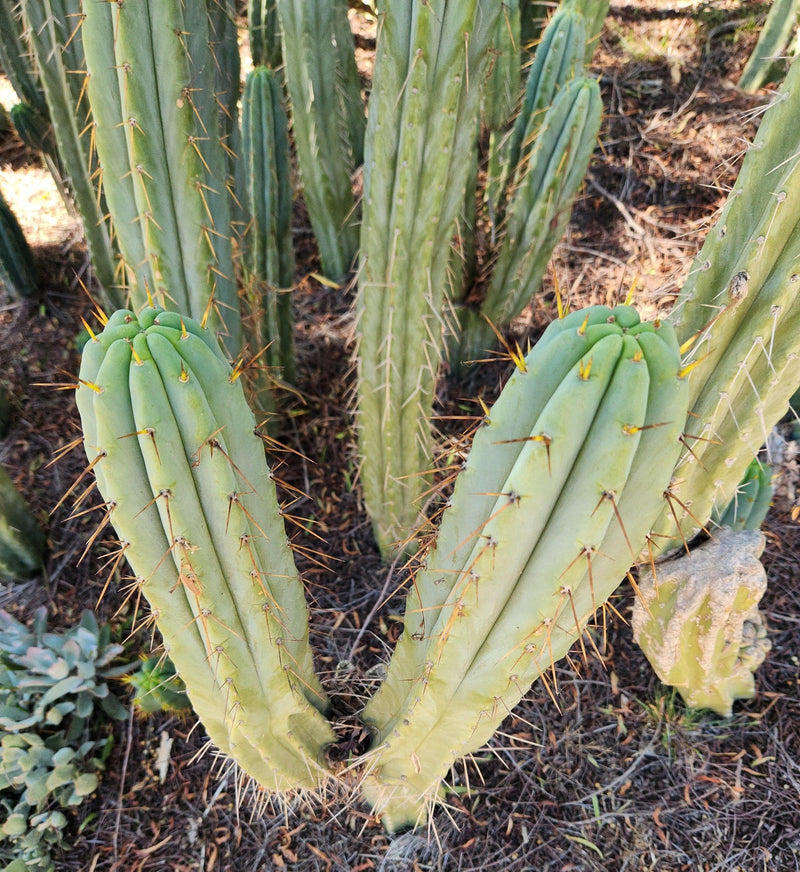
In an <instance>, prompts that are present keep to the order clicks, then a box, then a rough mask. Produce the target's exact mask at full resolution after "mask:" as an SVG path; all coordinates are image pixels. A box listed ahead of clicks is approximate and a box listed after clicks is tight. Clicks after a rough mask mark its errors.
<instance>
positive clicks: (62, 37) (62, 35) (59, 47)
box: [22, 0, 123, 307]
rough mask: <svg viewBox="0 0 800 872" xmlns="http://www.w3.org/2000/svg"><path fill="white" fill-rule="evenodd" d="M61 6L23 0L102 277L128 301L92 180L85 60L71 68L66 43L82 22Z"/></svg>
mask: <svg viewBox="0 0 800 872" xmlns="http://www.w3.org/2000/svg"><path fill="white" fill-rule="evenodd" d="M59 7H60V4H55V6H54V4H53V3H52V2H51V0H43V2H40V0H35V2H34V0H25V2H24V3H23V4H22V9H23V16H24V21H25V25H26V31H27V35H28V39H29V42H30V45H31V48H32V51H33V53H34V55H35V57H36V59H37V63H38V68H39V76H40V79H41V83H42V87H43V89H44V93H45V96H46V98H47V105H48V111H49V115H50V119H51V121H52V124H53V132H54V133H55V137H56V142H57V144H58V151H59V155H60V157H61V161H62V163H63V165H64V169H65V171H66V173H67V175H68V179H67V181H68V184H69V189H70V192H71V194H72V197H73V199H74V200H75V204H76V206H77V208H78V211H79V212H80V215H81V220H82V222H83V230H84V234H85V236H86V241H87V244H88V246H89V250H90V253H91V257H92V263H93V265H94V269H95V272H96V273H97V278H98V280H99V282H100V284H101V285H102V286H103V288H104V290H105V293H106V295H107V300H108V302H109V303H111V305H112V306H114V307H116V306H119V305H121V304H122V302H123V295H122V293H121V292H120V290H119V288H118V287H117V286H116V284H115V274H114V265H115V263H114V254H113V250H112V246H111V237H110V235H109V231H108V226H107V224H106V221H105V216H104V215H103V213H102V211H101V208H100V199H99V197H98V193H97V189H96V187H95V185H94V183H93V181H92V173H93V161H94V155H93V154H92V153H91V151H90V128H91V124H90V123H89V113H88V111H87V107H86V105H85V103H82V104H81V105H79V103H78V99H77V96H78V95H80V94H81V93H82V87H81V85H80V81H79V77H82V76H83V75H84V70H83V64H81V65H80V66H79V67H77V68H74V67H71V66H70V59H72V61H73V62H74V60H75V58H74V57H73V56H72V54H71V53H70V52H69V51H67V52H66V53H65V48H64V47H65V45H66V43H67V42H68V41H69V39H70V37H71V36H73V37H74V34H73V32H72V31H73V28H78V27H79V24H78V23H77V21H74V22H73V21H72V20H70V19H69V18H67V17H66V15H65V13H64V11H63V9H60V8H59ZM58 12H60V13H61V17H58V15H57V13H58ZM73 42H74V38H73Z"/></svg>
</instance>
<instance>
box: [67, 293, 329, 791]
mask: <svg viewBox="0 0 800 872" xmlns="http://www.w3.org/2000/svg"><path fill="white" fill-rule="evenodd" d="M77 403H78V408H79V410H80V413H81V419H82V423H83V430H84V444H85V448H86V453H87V456H88V458H89V461H90V464H91V466H92V468H93V470H94V472H95V475H96V477H97V484H98V488H99V490H100V493H101V495H102V497H103V499H104V501H105V505H106V509H107V512H108V518H109V520H110V521H111V523H112V524H113V525H114V527H115V529H116V532H117V534H118V536H119V537H120V540H121V546H120V547H121V552H120V553H121V554H122V555H124V556H125V557H126V558H127V560H128V563H129V564H130V566H131V567H132V569H133V573H134V576H133V578H132V579H130V588H129V591H130V592H131V594H132V598H133V600H134V601H138V598H139V595H140V594H141V595H143V596H144V597H146V599H147V600H148V601H149V603H150V607H151V611H152V619H153V620H154V622H155V624H156V626H157V627H158V629H159V630H160V632H161V635H162V636H163V639H164V648H165V650H166V652H167V653H168V655H169V657H170V659H171V660H172V662H173V663H174V664H175V667H176V669H177V671H178V673H179V675H180V677H181V678H182V679H183V681H184V682H185V684H186V689H187V692H188V694H189V698H190V700H191V702H192V705H193V707H194V709H195V711H196V712H197V714H198V716H199V717H200V719H201V721H202V722H203V725H204V726H205V727H206V730H207V732H208V734H209V736H210V738H211V740H212V742H213V743H214V744H215V745H217V746H218V747H219V748H220V749H222V750H223V751H224V752H226V753H227V754H229V755H230V756H231V757H233V758H234V759H235V760H236V761H237V763H238V764H239V765H240V766H241V767H242V769H244V770H245V771H246V772H247V773H248V774H250V775H252V776H253V777H254V778H255V780H256V781H257V782H258V783H259V784H261V785H263V786H264V787H266V788H268V789H269V790H287V789H293V788H313V787H315V786H317V785H318V784H319V782H320V781H321V780H322V778H323V777H324V771H325V770H324V768H323V766H322V763H321V757H322V750H323V748H324V746H325V745H326V744H328V743H330V742H332V741H333V734H332V732H331V730H330V727H329V726H328V724H327V722H326V721H325V719H324V718H323V716H322V714H321V712H322V711H323V710H324V709H325V708H326V705H327V700H326V698H325V696H324V694H323V691H322V689H321V687H320V685H319V682H318V681H317V678H316V676H315V674H314V670H313V665H312V662H311V650H310V647H309V644H308V623H307V621H308V613H307V606H306V602H305V597H304V591H303V585H302V582H301V581H300V579H299V577H298V575H297V571H296V569H295V566H294V561H293V557H292V553H291V549H290V548H289V545H288V541H287V539H286V534H285V530H284V524H283V518H282V517H281V516H280V510H279V508H278V503H277V499H276V496H275V486H274V483H273V481H272V479H271V476H270V471H269V469H268V467H267V464H266V460H265V457H264V450H263V446H262V444H261V442H260V440H259V439H258V437H257V436H256V434H255V432H254V429H255V420H254V418H253V415H252V412H251V411H250V410H249V408H248V407H247V404H246V401H245V399H244V394H243V391H242V387H241V384H240V382H239V381H238V380H237V378H236V374H235V373H234V372H232V370H231V368H230V366H229V365H228V363H227V362H226V360H225V358H224V357H223V356H222V353H221V351H220V350H219V346H218V345H217V341H216V339H215V338H214V336H213V335H212V334H211V333H210V331H209V330H207V329H204V328H201V327H200V326H199V325H198V324H197V323H196V322H194V321H192V320H190V319H188V318H182V317H181V316H180V315H178V314H176V313H173V312H164V311H162V310H158V309H144V310H143V311H142V312H141V313H140V314H139V315H138V317H137V316H136V315H134V314H133V313H132V312H129V311H125V310H122V311H118V312H116V313H115V314H114V315H112V317H111V318H110V320H109V321H108V323H107V324H106V326H105V328H104V330H103V331H102V333H100V334H98V335H97V336H95V337H93V338H92V340H91V341H90V342H89V343H87V345H86V348H85V350H84V353H83V359H82V363H81V372H80V386H79V388H78V391H77Z"/></svg>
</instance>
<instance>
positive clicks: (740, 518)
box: [711, 457, 772, 530]
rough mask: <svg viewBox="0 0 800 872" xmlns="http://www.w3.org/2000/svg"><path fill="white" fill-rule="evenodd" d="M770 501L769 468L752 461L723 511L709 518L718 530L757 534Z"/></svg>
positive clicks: (770, 474)
mask: <svg viewBox="0 0 800 872" xmlns="http://www.w3.org/2000/svg"><path fill="white" fill-rule="evenodd" d="M771 500H772V467H771V466H770V465H769V464H767V463H762V462H761V461H760V460H759V459H758V458H757V457H754V458H753V459H752V461H751V462H750V465H749V466H748V467H747V469H746V470H745V473H744V477H743V478H742V480H741V481H740V482H739V487H738V488H737V489H736V493H735V494H734V495H733V499H731V501H730V503H729V504H728V506H727V508H726V509H725V511H723V512H722V513H720V514H717V513H716V512H715V513H714V514H712V516H711V519H712V521H713V522H714V524H715V525H717V526H719V527H730V528H731V529H733V530H759V529H761V523H762V521H763V520H764V518H766V516H767V512H768V511H769V507H770V502H771Z"/></svg>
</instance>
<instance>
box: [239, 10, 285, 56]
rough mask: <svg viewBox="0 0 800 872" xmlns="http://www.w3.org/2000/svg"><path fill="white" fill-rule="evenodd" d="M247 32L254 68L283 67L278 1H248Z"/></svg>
mask: <svg viewBox="0 0 800 872" xmlns="http://www.w3.org/2000/svg"><path fill="white" fill-rule="evenodd" d="M247 31H248V34H249V36H250V56H251V58H252V59H253V66H254V67H270V69H273V70H276V69H277V68H278V67H279V66H280V65H281V60H282V58H281V31H280V25H279V22H278V7H277V0H247Z"/></svg>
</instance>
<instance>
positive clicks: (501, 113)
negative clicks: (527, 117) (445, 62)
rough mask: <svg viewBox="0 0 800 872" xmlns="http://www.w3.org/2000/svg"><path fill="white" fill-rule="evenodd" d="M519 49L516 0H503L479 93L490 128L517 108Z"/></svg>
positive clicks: (499, 124)
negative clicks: (489, 57) (486, 71)
mask: <svg viewBox="0 0 800 872" xmlns="http://www.w3.org/2000/svg"><path fill="white" fill-rule="evenodd" d="M520 52H521V49H520V15H519V0H504V2H503V8H502V11H501V12H500V16H499V18H498V20H497V30H496V31H495V35H494V39H493V41H492V47H491V59H490V62H489V67H490V69H489V76H488V79H487V81H486V87H485V89H484V95H483V104H484V108H483V122H484V124H486V126H487V127H488V128H489V129H490V130H500V129H501V128H503V127H505V125H506V124H507V123H508V121H509V120H510V119H511V118H512V116H513V115H514V113H515V112H516V110H517V104H518V103H519V97H520V92H521V91H522V63H521V54H520Z"/></svg>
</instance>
